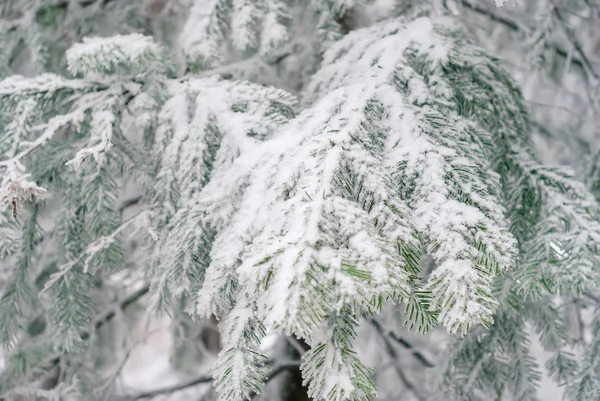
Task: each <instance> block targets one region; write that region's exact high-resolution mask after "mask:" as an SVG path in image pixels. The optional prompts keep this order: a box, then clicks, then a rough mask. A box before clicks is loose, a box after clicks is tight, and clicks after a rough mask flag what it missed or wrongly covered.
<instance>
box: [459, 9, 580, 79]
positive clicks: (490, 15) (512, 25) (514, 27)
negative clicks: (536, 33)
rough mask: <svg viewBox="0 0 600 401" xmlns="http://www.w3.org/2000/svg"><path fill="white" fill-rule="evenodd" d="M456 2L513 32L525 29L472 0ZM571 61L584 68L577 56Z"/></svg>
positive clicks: (564, 54) (562, 53) (555, 47)
mask: <svg viewBox="0 0 600 401" xmlns="http://www.w3.org/2000/svg"><path fill="white" fill-rule="evenodd" d="M457 2H458V3H460V4H461V5H462V6H463V7H465V8H468V9H469V10H471V11H473V12H475V13H477V14H479V15H482V16H484V17H486V18H488V19H491V20H492V21H496V22H499V23H501V24H502V25H504V26H505V27H506V28H508V29H509V30H511V31H513V32H524V31H525V30H526V29H525V27H523V26H522V25H521V24H519V23H518V22H516V21H514V20H513V19H511V18H509V17H506V16H503V15H500V14H496V13H495V12H493V11H491V10H489V9H487V8H485V7H481V6H478V5H476V4H475V3H474V2H471V1H468V0H457ZM546 46H547V48H549V49H550V50H552V51H554V52H555V53H556V54H558V55H559V56H561V57H562V58H564V59H568V58H569V52H568V51H566V50H565V49H562V48H561V47H559V46H558V45H552V46H550V45H546ZM571 63H573V64H575V65H577V66H578V67H580V68H582V69H585V64H584V62H582V60H581V59H579V58H574V57H573V58H571Z"/></svg>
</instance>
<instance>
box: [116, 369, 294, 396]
mask: <svg viewBox="0 0 600 401" xmlns="http://www.w3.org/2000/svg"><path fill="white" fill-rule="evenodd" d="M298 364H299V361H292V362H287V363H282V364H278V365H277V366H276V367H275V368H273V370H271V372H270V373H269V375H268V376H267V378H266V380H265V384H266V383H268V382H269V381H271V380H273V379H274V378H275V377H277V376H279V375H280V374H281V373H283V372H285V371H287V370H288V369H292V368H297V367H298ZM213 380H214V379H213V377H212V376H200V377H197V378H195V379H192V380H190V381H187V382H185V383H181V384H176V385H174V386H169V387H163V388H160V389H157V390H152V391H147V392H144V393H139V394H136V395H132V396H128V397H125V398H122V399H121V400H119V401H137V400H143V399H146V398H154V397H158V396H159V395H165V394H172V393H175V392H178V391H182V390H186V389H188V388H190V387H195V386H197V385H200V384H204V383H212V382H213ZM256 395H257V394H253V395H252V396H251V398H254V397H255V396H256Z"/></svg>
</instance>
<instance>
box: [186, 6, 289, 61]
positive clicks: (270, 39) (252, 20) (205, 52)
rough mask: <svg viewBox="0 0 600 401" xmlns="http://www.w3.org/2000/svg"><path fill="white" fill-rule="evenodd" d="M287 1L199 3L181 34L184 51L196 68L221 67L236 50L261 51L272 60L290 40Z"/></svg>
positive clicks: (191, 12) (191, 11)
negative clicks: (227, 41) (230, 50)
mask: <svg viewBox="0 0 600 401" xmlns="http://www.w3.org/2000/svg"><path fill="white" fill-rule="evenodd" d="M289 23H290V16H289V7H288V5H287V2H286V1H285V0H233V1H226V0H210V1H208V2H207V1H205V0H196V1H195V2H194V5H193V6H192V8H191V10H190V15H189V17H188V20H187V22H186V24H185V26H184V28H183V32H182V35H181V48H182V50H183V53H184V54H185V55H186V57H187V59H188V63H189V64H190V67H191V68H193V69H207V68H212V67H214V66H216V65H219V64H220V63H221V62H222V60H223V59H224V58H225V57H226V56H227V53H228V50H229V49H227V44H226V39H227V38H228V39H230V40H231V45H232V46H233V49H234V50H238V51H242V52H245V51H254V50H257V51H259V52H260V53H261V55H263V56H264V57H265V58H267V59H269V58H270V57H272V56H273V55H274V52H275V51H276V50H277V49H279V48H280V47H281V46H282V45H283V44H285V43H286V42H288V41H289V38H290V34H289Z"/></svg>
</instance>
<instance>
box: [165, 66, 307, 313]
mask: <svg viewBox="0 0 600 401" xmlns="http://www.w3.org/2000/svg"><path fill="white" fill-rule="evenodd" d="M171 90H172V92H173V93H176V94H175V96H173V97H172V98H171V99H169V100H168V101H167V102H166V103H165V105H164V106H163V108H162V110H161V113H160V116H159V121H158V129H157V135H156V145H155V147H156V152H157V155H159V157H160V160H161V163H160V168H159V171H158V186H157V188H159V190H157V191H156V193H155V194H154V201H155V204H156V205H157V207H158V208H159V209H161V213H160V215H161V222H160V223H159V224H165V225H166V227H165V229H166V232H165V236H164V238H163V241H162V243H161V244H162V245H161V246H160V247H158V250H157V252H156V264H157V265H158V266H164V267H168V268H165V269H163V270H161V272H160V278H157V280H158V281H157V284H156V285H157V288H159V287H160V288H162V290H159V291H158V292H157V293H156V294H157V297H158V298H157V299H156V301H157V302H156V304H160V303H162V301H161V300H164V298H165V296H166V295H165V294H164V291H165V290H168V291H169V292H171V293H172V294H173V295H175V296H176V297H178V296H181V295H184V294H187V295H190V294H195V293H196V292H197V290H198V289H199V286H200V285H202V282H203V280H204V272H205V270H206V268H207V266H208V262H209V261H210V259H209V258H208V253H209V251H210V248H211V245H212V237H213V233H212V229H211V228H210V227H208V225H207V223H206V222H205V219H204V211H203V210H202V209H198V207H197V198H198V196H199V193H200V192H201V191H202V190H203V188H204V186H205V185H206V184H207V182H209V180H210V179H211V177H214V176H221V175H227V171H228V168H229V166H230V164H231V163H233V161H234V160H235V159H236V158H237V157H238V156H239V155H240V154H246V153H250V152H251V151H252V149H253V148H254V147H256V146H257V144H258V143H259V142H260V141H262V140H264V139H265V138H266V137H268V136H269V135H270V133H271V132H272V131H273V130H274V129H275V128H277V127H278V126H279V125H281V124H282V123H284V122H286V121H287V119H288V118H289V117H290V116H291V115H293V107H294V104H295V103H296V100H295V98H293V97H292V96H290V95H288V94H287V93H285V92H283V91H281V90H278V89H274V88H265V87H261V86H258V85H255V84H251V83H248V82H234V83H232V82H228V81H221V80H219V79H218V78H216V77H213V78H208V79H195V80H190V81H187V82H185V83H184V84H175V85H174V86H173V87H172V88H171ZM219 191H220V192H219V193H221V192H222V191H223V188H221V189H220V190H219ZM182 244H184V246H182ZM227 277H228V276H223V277H222V279H226V278H227ZM159 283H162V284H159ZM206 300H207V301H210V298H207V299H206ZM194 309H195V308H194ZM209 309H210V308H208V309H207V310H209ZM203 313H204V311H203Z"/></svg>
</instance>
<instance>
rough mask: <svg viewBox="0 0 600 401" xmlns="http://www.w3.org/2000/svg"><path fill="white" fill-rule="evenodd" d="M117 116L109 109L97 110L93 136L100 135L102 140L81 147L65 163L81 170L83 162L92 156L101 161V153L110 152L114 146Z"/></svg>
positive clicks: (93, 119) (93, 124)
mask: <svg viewBox="0 0 600 401" xmlns="http://www.w3.org/2000/svg"><path fill="white" fill-rule="evenodd" d="M114 120H115V116H114V115H113V114H112V113H110V112H108V111H100V112H96V113H94V115H93V118H92V138H93V137H100V142H99V143H98V144H96V145H94V146H92V147H89V148H86V149H81V150H80V151H79V152H77V154H76V155H75V158H74V159H72V160H69V161H68V162H67V163H65V165H67V166H72V167H73V168H74V169H75V170H79V168H80V167H81V165H82V164H83V162H85V161H86V160H87V159H88V158H89V157H90V156H92V157H93V158H94V160H96V161H98V162H99V161H100V155H101V154H102V153H104V152H108V151H109V150H110V148H111V147H112V143H111V141H110V140H111V138H112V133H113V128H112V124H113V122H114Z"/></svg>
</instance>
